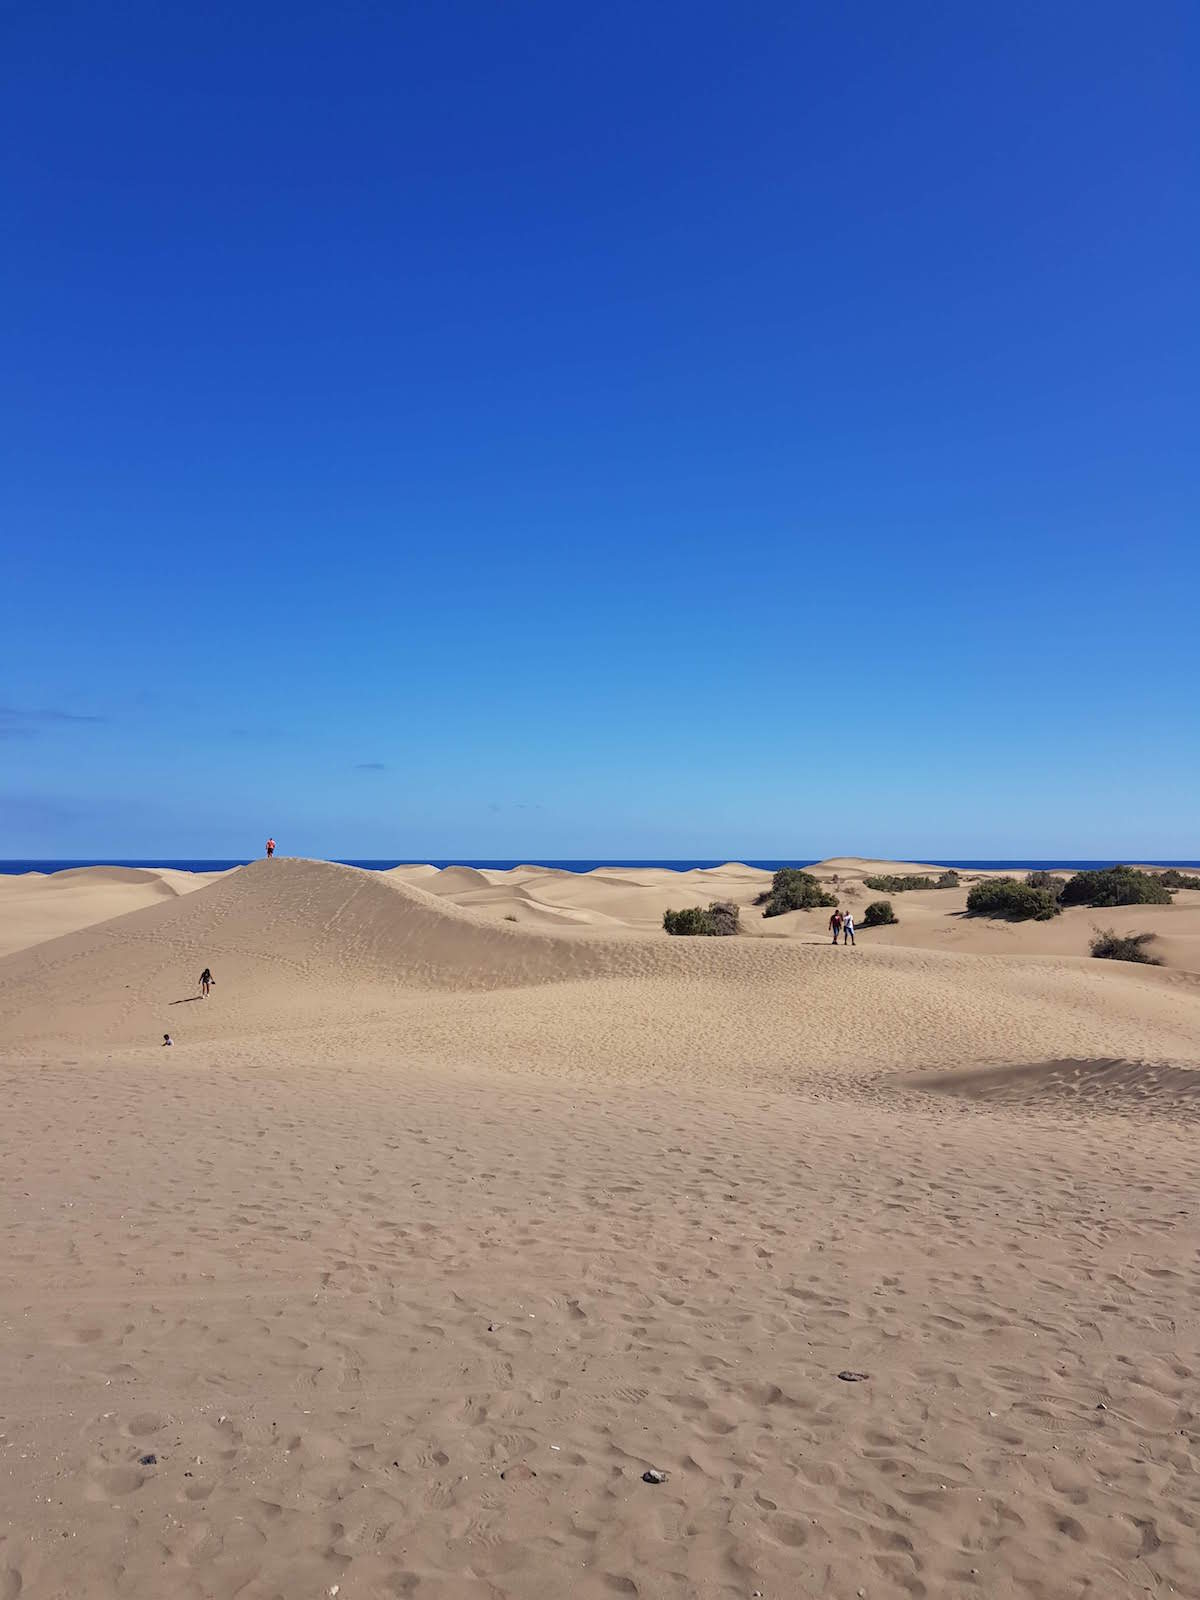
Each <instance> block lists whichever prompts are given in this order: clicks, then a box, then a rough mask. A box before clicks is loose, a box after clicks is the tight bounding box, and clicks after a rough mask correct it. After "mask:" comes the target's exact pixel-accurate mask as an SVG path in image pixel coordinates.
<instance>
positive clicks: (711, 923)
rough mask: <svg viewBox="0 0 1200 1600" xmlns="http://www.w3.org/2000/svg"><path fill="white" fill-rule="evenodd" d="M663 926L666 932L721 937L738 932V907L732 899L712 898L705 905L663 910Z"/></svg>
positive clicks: (739, 925)
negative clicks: (707, 904)
mask: <svg viewBox="0 0 1200 1600" xmlns="http://www.w3.org/2000/svg"><path fill="white" fill-rule="evenodd" d="M663 927H664V928H665V929H666V931H667V932H668V933H682V934H692V935H707V936H709V937H717V938H721V937H723V936H725V935H728V934H731V933H738V932H739V931H740V929H741V923H740V920H739V916H738V908H737V907H736V906H735V905H734V904H733V903H732V901H729V900H714V901H713V902H712V904H711V905H710V906H707V907H704V906H685V907H684V908H683V910H682V911H664V912H663Z"/></svg>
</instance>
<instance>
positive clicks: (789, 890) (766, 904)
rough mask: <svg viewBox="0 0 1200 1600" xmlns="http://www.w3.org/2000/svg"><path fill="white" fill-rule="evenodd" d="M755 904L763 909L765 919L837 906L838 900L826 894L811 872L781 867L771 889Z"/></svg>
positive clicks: (772, 880)
mask: <svg viewBox="0 0 1200 1600" xmlns="http://www.w3.org/2000/svg"><path fill="white" fill-rule="evenodd" d="M754 904H755V905H756V906H762V907H763V916H764V917H781V916H782V915H783V913H784V912H785V911H811V910H812V909H813V907H814V906H836V905H837V900H836V898H835V897H834V896H833V895H831V894H826V893H825V890H824V889H822V887H821V885H820V882H819V881H818V880H817V879H816V878H814V877H813V875H812V873H811V872H801V871H800V870H799V868H798V867H780V869H779V871H778V872H777V873H776V874H775V876H774V877H773V878H772V879H771V887H770V888H769V889H764V890H763V892H762V894H760V895H759V896H758V898H757V899H756V900H755V902H754Z"/></svg>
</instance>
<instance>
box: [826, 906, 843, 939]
mask: <svg viewBox="0 0 1200 1600" xmlns="http://www.w3.org/2000/svg"><path fill="white" fill-rule="evenodd" d="M829 926H830V927H831V928H832V929H833V942H834V944H836V943H837V942H838V934H839V933H841V931H842V912H841V907H840V906H839V908H838V909H837V910H836V911H835V912H834V913H833V915H832V916H831V917H830V919H829Z"/></svg>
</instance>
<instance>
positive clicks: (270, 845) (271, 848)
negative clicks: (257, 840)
mask: <svg viewBox="0 0 1200 1600" xmlns="http://www.w3.org/2000/svg"><path fill="white" fill-rule="evenodd" d="M274 854H275V841H274V839H268V840H267V860H268V861H270V859H271V857H272V856H273V855H274Z"/></svg>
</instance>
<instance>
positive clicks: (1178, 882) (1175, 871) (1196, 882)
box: [1154, 867, 1200, 889]
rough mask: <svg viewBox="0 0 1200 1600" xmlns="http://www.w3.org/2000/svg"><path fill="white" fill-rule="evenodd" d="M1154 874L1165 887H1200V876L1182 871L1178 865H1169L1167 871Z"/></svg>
mask: <svg viewBox="0 0 1200 1600" xmlns="http://www.w3.org/2000/svg"><path fill="white" fill-rule="evenodd" d="M1154 876H1155V877H1156V878H1157V879H1158V881H1159V883H1161V884H1162V886H1163V888H1164V889H1200V878H1197V877H1194V876H1192V874H1191V873H1187V872H1180V870H1179V868H1178V867H1168V868H1167V869H1166V871H1165V872H1156V873H1155V874H1154Z"/></svg>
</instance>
